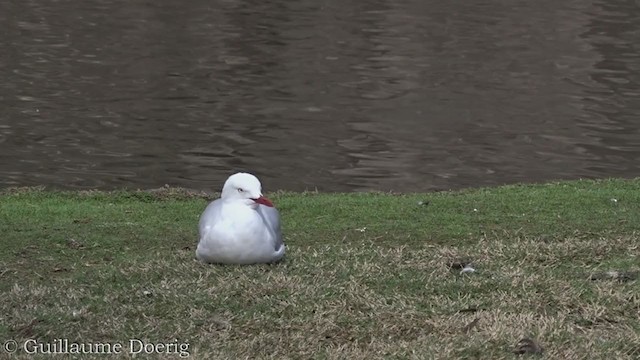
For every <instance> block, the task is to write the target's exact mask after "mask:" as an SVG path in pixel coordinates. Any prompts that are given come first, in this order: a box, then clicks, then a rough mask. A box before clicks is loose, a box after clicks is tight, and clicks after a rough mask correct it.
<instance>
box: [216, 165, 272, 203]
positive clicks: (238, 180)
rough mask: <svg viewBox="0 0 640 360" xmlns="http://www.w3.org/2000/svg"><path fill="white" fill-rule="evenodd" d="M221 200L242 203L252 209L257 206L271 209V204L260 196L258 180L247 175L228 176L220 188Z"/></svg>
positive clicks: (260, 190) (260, 187)
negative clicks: (260, 205)
mask: <svg viewBox="0 0 640 360" xmlns="http://www.w3.org/2000/svg"><path fill="white" fill-rule="evenodd" d="M221 198H222V199H223V200H225V201H242V202H244V203H245V204H247V205H249V206H251V207H253V208H254V209H255V208H257V207H258V205H259V204H262V205H265V206H269V207H273V203H271V201H270V200H269V199H267V198H266V197H264V196H263V195H262V184H260V180H258V178H257V177H255V176H253V175H251V174H248V173H237V174H233V175H231V176H229V178H228V179H227V181H226V182H225V183H224V187H223V188H222V195H221Z"/></svg>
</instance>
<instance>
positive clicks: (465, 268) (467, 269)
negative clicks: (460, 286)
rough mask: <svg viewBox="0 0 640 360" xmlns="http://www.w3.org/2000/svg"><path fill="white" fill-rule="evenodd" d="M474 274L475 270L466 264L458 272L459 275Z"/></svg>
mask: <svg viewBox="0 0 640 360" xmlns="http://www.w3.org/2000/svg"><path fill="white" fill-rule="evenodd" d="M474 272H476V269H474V268H473V267H472V266H471V264H467V265H465V266H464V268H462V270H460V274H468V273H474Z"/></svg>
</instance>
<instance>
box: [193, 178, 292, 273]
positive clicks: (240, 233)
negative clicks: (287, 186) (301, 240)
mask: <svg viewBox="0 0 640 360" xmlns="http://www.w3.org/2000/svg"><path fill="white" fill-rule="evenodd" d="M199 230H200V242H199V243H198V248H197V250H196V257H197V258H198V259H199V260H201V261H204V262H207V263H221V264H257V263H270V262H276V261H278V260H280V259H281V258H282V257H283V256H284V252H285V245H284V242H283V240H282V231H281V229H280V214H279V213H278V210H276V208H275V207H274V206H273V204H272V203H271V201H270V200H269V199H267V198H265V197H264V196H263V195H262V185H261V184H260V180H258V178H256V177H255V176H253V175H251V174H247V173H237V174H234V175H231V176H230V177H229V178H228V179H227V181H226V182H225V183H224V187H223V188H222V195H221V196H220V199H217V200H214V201H213V202H211V203H210V204H209V205H208V206H207V208H206V209H205V210H204V212H203V213H202V215H201V216H200V224H199Z"/></svg>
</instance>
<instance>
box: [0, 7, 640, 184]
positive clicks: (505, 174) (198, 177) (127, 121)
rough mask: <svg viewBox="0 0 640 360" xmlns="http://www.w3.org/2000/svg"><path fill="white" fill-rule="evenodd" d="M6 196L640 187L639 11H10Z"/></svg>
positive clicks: (1, 46) (2, 113)
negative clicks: (243, 180)
mask: <svg viewBox="0 0 640 360" xmlns="http://www.w3.org/2000/svg"><path fill="white" fill-rule="evenodd" d="M0 24H1V26H2V31H0V80H1V81H0V105H1V107H0V174H1V175H0V187H8V186H18V185H20V186H23V185H37V184H45V185H48V186H51V187H58V188H75V189H78V188H102V189H111V188H118V187H127V188H152V187H158V186H162V185H164V184H170V185H173V186H183V187H188V188H194V189H214V190H217V189H218V188H219V187H220V186H221V183H222V181H224V179H226V177H227V176H228V175H229V174H230V173H232V172H234V171H236V170H251V171H253V172H254V173H256V174H257V175H259V177H260V178H261V179H262V180H263V183H264V185H265V187H266V188H267V190H275V189H288V190H304V189H315V188H317V189H318V190H321V191H357V190H371V189H376V190H384V191H386V190H394V191H429V190H435V189H448V188H461V187H470V186H485V185H496V184H503V183H512V182H523V181H524V182H538V181H544V180H550V179H575V178H598V177H610V176H622V177H635V176H640V130H639V129H640V2H638V1H625V0H606V1H589V0H541V1H528V0H527V1H524V0H485V1H482V0H480V1H432V0H406V1H401V0H399V1H384V0H377V1H376V0H363V1H332V0H327V1H315V0H300V1H285V0H275V1H273V0H224V1H223V0H207V1H201V0H193V1H184V2H183V1H173V2H171V1H138V0H133V1H124V0H121V1H116V0H87V1H71V0H57V1H55V0H31V1H29V0H22V1H17V0H13V1H4V2H1V3H0Z"/></svg>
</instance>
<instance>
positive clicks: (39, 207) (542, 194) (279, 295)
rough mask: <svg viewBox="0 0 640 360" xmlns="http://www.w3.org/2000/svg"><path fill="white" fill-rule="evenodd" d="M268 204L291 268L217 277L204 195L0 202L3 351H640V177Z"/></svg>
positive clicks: (293, 354) (168, 192)
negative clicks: (205, 241)
mask: <svg viewBox="0 0 640 360" xmlns="http://www.w3.org/2000/svg"><path fill="white" fill-rule="evenodd" d="M270 195H271V197H272V199H273V200H274V201H275V203H276V204H277V206H278V208H279V209H280V212H281V215H282V217H283V227H284V229H283V230H284V232H285V236H286V243H287V246H288V249H287V255H286V258H285V261H284V262H282V263H279V264H276V265H258V266H215V265H205V264H201V263H199V262H197V261H196V260H194V251H195V246H196V243H197V229H196V225H197V221H198V218H199V215H200V213H201V211H202V210H203V209H204V207H205V205H206V203H207V201H208V200H210V197H208V196H205V195H204V194H194V193H190V192H187V191H183V190H180V189H162V190H159V191H149V192H125V191H119V192H111V193H104V192H56V191H48V190H42V189H14V190H8V191H5V192H4V193H1V194H0V236H1V237H2V240H1V241H0V310H1V311H0V341H5V340H9V339H14V340H16V341H17V342H18V344H22V343H24V341H26V340H28V339H37V340H38V341H39V342H41V343H51V342H53V341H54V340H55V339H68V341H69V342H76V343H110V344H114V343H122V344H123V345H124V347H123V349H124V350H123V351H122V353H121V354H120V356H119V357H129V356H130V354H127V352H128V345H129V344H128V341H129V339H143V340H145V341H148V342H151V343H167V342H173V343H183V342H188V343H189V349H188V352H189V354H190V356H191V358H197V359H212V358H277V359H280V358H300V359H307V358H318V359H369V358H407V359H409V358H420V359H431V358H433V359H436V358H442V359H447V358H448V359H461V358H480V359H502V358H505V359H510V358H519V357H521V356H519V355H515V354H514V353H513V351H514V349H515V347H516V344H517V343H518V341H519V340H521V339H522V338H524V337H528V338H531V339H534V340H535V341H536V342H537V343H539V344H540V345H541V346H542V347H543V348H544V350H543V353H542V356H541V357H542V358H549V359H584V358H591V359H612V358H616V359H637V358H638V357H640V335H639V334H640V295H639V294H640V285H639V283H638V280H637V279H636V277H637V271H639V270H640V259H639V254H640V235H639V234H640V232H639V230H640V179H636V180H603V181H576V182H560V183H553V184H544V185H515V186H505V187H499V188H487V189H474V190H466V191H460V192H442V193H430V194H402V195H399V194H382V193H366V194H359V193H353V194H317V193H302V194H296V193H274V194H270ZM419 202H423V203H426V202H428V204H427V205H424V204H423V205H420V204H419ZM459 260H471V261H473V266H474V267H475V269H476V272H474V273H469V274H461V273H460V271H459V270H458V269H452V268H451V266H450V265H451V263H452V262H455V261H459ZM613 270H615V271H618V272H619V274H622V275H618V276H615V274H611V275H609V274H607V272H608V271H613ZM623 275H624V276H623ZM592 277H593V279H592ZM3 356H6V353H4V351H3V350H2V349H0V358H3ZM528 356H529V357H530V356H535V355H524V357H528ZM137 357H140V356H137ZM13 358H33V357H31V356H28V355H26V354H25V353H24V352H23V351H19V352H18V353H16V354H14V355H13ZM43 358H49V356H43ZM81 358H91V356H87V355H83V356H81ZM94 358H105V356H104V355H102V356H94ZM144 358H167V359H168V358H179V356H177V355H176V354H158V353H156V354H151V355H146V356H145V357H144Z"/></svg>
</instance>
